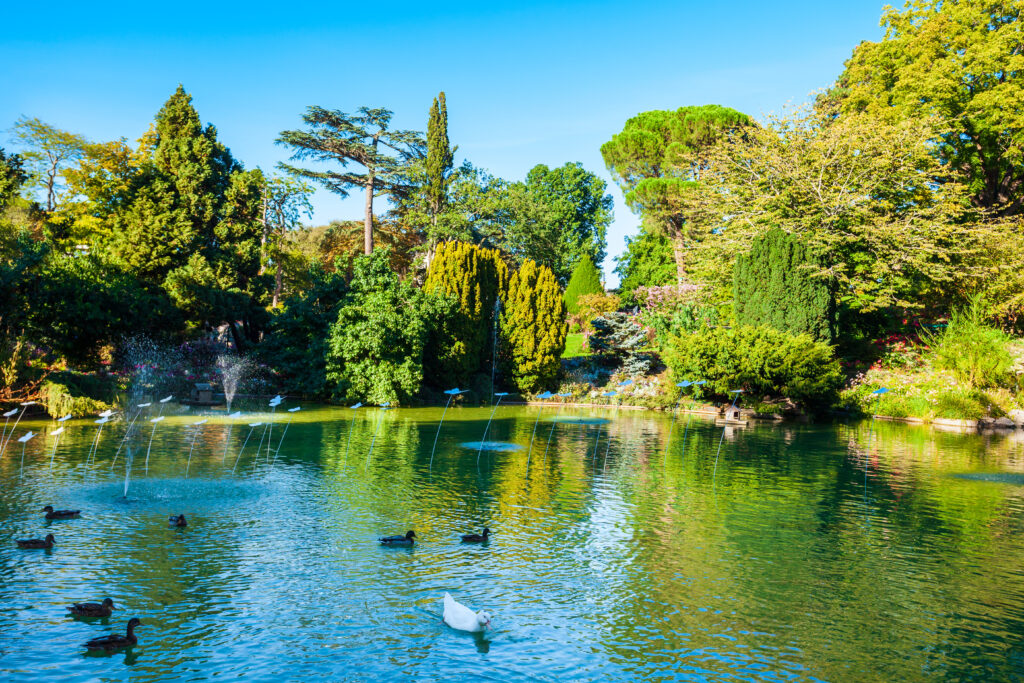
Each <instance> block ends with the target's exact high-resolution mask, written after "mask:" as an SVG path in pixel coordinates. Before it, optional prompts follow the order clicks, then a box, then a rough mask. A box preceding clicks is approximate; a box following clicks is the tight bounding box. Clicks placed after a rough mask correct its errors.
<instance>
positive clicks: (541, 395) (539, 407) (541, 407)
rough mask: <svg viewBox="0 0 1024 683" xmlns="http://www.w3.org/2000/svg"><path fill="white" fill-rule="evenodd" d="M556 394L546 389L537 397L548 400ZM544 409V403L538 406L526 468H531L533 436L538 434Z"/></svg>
mask: <svg viewBox="0 0 1024 683" xmlns="http://www.w3.org/2000/svg"><path fill="white" fill-rule="evenodd" d="M552 396H554V394H552V393H551V392H550V391H545V392H544V393H543V394H538V395H537V398H539V399H540V400H541V401H546V400H548V399H549V398H551V397H552ZM542 410H544V405H543V404H541V405H539V406H537V417H536V419H534V421H533V432H532V433H531V434H530V450H529V451H527V453H526V468H527V469H529V468H530V456H531V455H533V438H534V437H535V436H537V423H538V422H540V413H541V411H542Z"/></svg>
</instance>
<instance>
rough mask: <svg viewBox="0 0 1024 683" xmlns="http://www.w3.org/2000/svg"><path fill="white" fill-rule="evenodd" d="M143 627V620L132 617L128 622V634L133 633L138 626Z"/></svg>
mask: <svg viewBox="0 0 1024 683" xmlns="http://www.w3.org/2000/svg"><path fill="white" fill-rule="evenodd" d="M141 625H142V620H141V619H139V618H138V617H132V618H131V619H129V620H128V632H129V633H131V632H132V630H134V629H135V627H136V626H141Z"/></svg>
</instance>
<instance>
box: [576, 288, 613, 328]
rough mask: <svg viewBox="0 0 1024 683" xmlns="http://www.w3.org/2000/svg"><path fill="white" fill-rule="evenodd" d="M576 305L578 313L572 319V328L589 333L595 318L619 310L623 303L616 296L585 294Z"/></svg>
mask: <svg viewBox="0 0 1024 683" xmlns="http://www.w3.org/2000/svg"><path fill="white" fill-rule="evenodd" d="M576 303H577V305H578V306H577V308H578V312H577V313H576V315H574V316H571V317H570V321H571V326H572V327H573V328H575V329H579V330H583V331H584V332H589V331H590V330H591V329H592V325H591V323H592V322H593V320H594V318H597V317H599V316H602V315H605V314H606V313H614V312H615V311H617V310H619V307H620V305H621V303H622V301H621V299H619V297H618V296H617V295H615V294H584V295H583V296H581V297H580V298H579V300H578V301H577V302H576Z"/></svg>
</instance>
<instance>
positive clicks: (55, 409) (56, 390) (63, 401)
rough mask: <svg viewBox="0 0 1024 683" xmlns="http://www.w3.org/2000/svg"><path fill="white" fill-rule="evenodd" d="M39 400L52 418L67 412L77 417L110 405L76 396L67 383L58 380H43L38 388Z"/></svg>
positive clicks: (98, 411)
mask: <svg viewBox="0 0 1024 683" xmlns="http://www.w3.org/2000/svg"><path fill="white" fill-rule="evenodd" d="M39 402H40V403H42V404H43V407H44V408H45V409H46V412H47V413H48V414H49V415H50V417H53V418H57V417H63V416H64V415H68V414H71V415H77V416H79V417H81V416H82V415H93V414H96V413H100V412H102V411H104V410H106V409H107V408H109V407H110V405H109V404H107V403H104V402H103V401H98V400H96V399H94V398H89V397H88V396H76V395H74V394H73V393H72V390H71V389H70V388H69V387H68V386H67V385H65V384H60V383H58V382H43V385H42V387H40V389H39Z"/></svg>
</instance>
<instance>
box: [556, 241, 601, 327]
mask: <svg viewBox="0 0 1024 683" xmlns="http://www.w3.org/2000/svg"><path fill="white" fill-rule="evenodd" d="M586 294H604V286H603V285H602V284H601V271H599V270H598V269H597V266H595V265H594V262H593V261H591V260H590V257H589V256H584V257H583V258H581V259H580V260H579V261H578V262H577V263H576V267H575V268H573V270H572V277H570V278H569V284H567V285H566V286H565V308H566V310H567V311H569V313H571V314H573V315H575V314H576V313H579V298H580V297H581V296H584V295H586Z"/></svg>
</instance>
